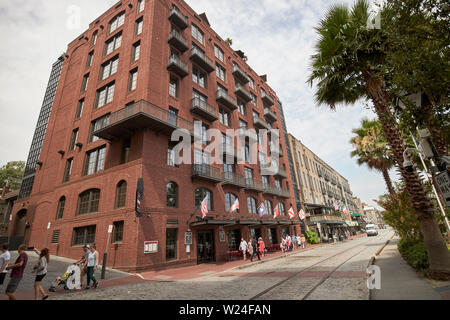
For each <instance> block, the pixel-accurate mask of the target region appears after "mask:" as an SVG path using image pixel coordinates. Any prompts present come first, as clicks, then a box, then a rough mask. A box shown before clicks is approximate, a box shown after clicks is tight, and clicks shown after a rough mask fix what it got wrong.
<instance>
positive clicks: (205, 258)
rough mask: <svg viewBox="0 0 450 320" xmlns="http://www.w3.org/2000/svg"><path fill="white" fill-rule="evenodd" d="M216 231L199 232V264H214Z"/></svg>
mask: <svg viewBox="0 0 450 320" xmlns="http://www.w3.org/2000/svg"><path fill="white" fill-rule="evenodd" d="M214 261H215V259H214V230H198V231H197V263H198V264H201V263H208V262H214Z"/></svg>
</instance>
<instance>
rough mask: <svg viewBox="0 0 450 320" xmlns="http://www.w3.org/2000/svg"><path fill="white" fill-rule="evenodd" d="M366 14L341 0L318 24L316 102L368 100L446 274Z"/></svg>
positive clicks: (362, 5)
mask: <svg viewBox="0 0 450 320" xmlns="http://www.w3.org/2000/svg"><path fill="white" fill-rule="evenodd" d="M369 18H370V14H369V5H368V3H367V1H365V0H358V1H357V2H356V3H355V4H354V6H353V7H352V8H351V10H349V8H348V7H347V6H344V5H335V6H332V7H331V8H330V9H329V11H328V12H327V14H326V16H325V18H323V19H322V20H321V21H320V24H319V26H318V27H317V28H316V31H317V33H318V35H319V40H318V42H317V44H316V49H315V50H316V53H315V54H314V55H313V56H312V71H311V75H310V77H309V82H310V84H311V85H312V84H313V83H316V85H317V90H316V93H315V97H316V100H317V102H318V103H320V104H327V105H329V106H330V108H331V109H335V108H336V105H337V104H353V103H355V102H356V101H358V100H359V99H361V98H366V99H370V100H371V101H372V103H373V107H374V111H375V113H376V114H377V116H378V120H379V121H380V123H381V125H382V127H383V132H384V134H385V136H386V139H387V141H388V143H389V147H390V149H391V151H392V154H393V157H394V159H395V161H396V163H397V167H398V169H399V171H400V173H401V175H402V179H403V181H404V184H405V190H406V192H407V193H408V195H409V196H410V197H411V202H412V205H413V207H414V210H415V212H416V214H417V216H418V219H419V224H420V229H421V232H422V234H423V236H424V242H425V245H426V247H427V250H428V255H429V258H430V275H431V276H433V277H436V278H437V277H442V278H445V277H450V253H449V251H448V249H447V246H446V243H445V241H444V239H443V237H442V235H441V233H440V230H439V226H438V224H437V222H436V220H435V219H434V207H433V204H432V203H431V201H430V199H429V198H428V197H427V194H426V191H425V189H424V187H423V185H422V182H421V179H420V178H419V175H418V173H417V171H416V170H413V171H412V172H409V171H406V170H405V168H403V165H402V163H403V151H404V150H405V143H404V141H403V139H402V135H401V132H400V130H399V128H398V126H397V122H396V119H395V117H394V115H393V113H392V111H391V109H390V104H391V103H392V101H393V98H392V97H391V96H390V95H389V93H388V91H387V88H386V81H385V80H386V75H385V74H384V73H383V71H384V70H383V68H382V66H383V63H384V62H385V59H386V56H385V51H386V46H387V45H388V44H387V38H386V35H385V34H384V33H383V31H382V29H376V28H369V27H368V24H367V22H368V21H370V20H369Z"/></svg>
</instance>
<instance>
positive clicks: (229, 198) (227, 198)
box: [225, 193, 237, 212]
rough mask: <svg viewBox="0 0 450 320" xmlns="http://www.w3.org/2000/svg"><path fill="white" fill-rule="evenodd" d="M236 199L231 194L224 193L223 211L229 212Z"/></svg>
mask: <svg viewBox="0 0 450 320" xmlns="http://www.w3.org/2000/svg"><path fill="white" fill-rule="evenodd" d="M236 199H237V197H236V196H235V195H234V194H232V193H225V211H226V212H230V208H231V206H232V205H233V204H234V202H235V201H236Z"/></svg>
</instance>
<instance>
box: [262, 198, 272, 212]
mask: <svg viewBox="0 0 450 320" xmlns="http://www.w3.org/2000/svg"><path fill="white" fill-rule="evenodd" d="M264 204H265V205H266V209H267V213H268V214H273V209H272V201H270V200H265V201H264Z"/></svg>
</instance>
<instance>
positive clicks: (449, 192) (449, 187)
mask: <svg viewBox="0 0 450 320" xmlns="http://www.w3.org/2000/svg"><path fill="white" fill-rule="evenodd" d="M435 180H436V183H437V185H438V187H439V190H440V191H441V194H442V197H443V198H444V202H445V205H446V206H447V207H450V176H449V174H448V172H447V171H442V172H440V173H439V174H437V175H436V176H435Z"/></svg>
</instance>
